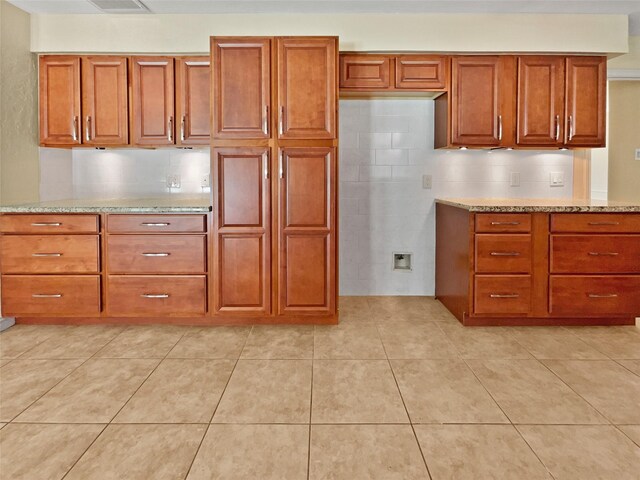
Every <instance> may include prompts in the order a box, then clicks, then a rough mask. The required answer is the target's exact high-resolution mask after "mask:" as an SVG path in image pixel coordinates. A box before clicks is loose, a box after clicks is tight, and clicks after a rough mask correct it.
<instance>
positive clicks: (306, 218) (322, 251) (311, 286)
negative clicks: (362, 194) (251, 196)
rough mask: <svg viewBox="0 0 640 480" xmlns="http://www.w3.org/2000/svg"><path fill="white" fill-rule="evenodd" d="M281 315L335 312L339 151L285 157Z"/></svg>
mask: <svg viewBox="0 0 640 480" xmlns="http://www.w3.org/2000/svg"><path fill="white" fill-rule="evenodd" d="M280 161H281V162H282V164H281V176H282V178H281V180H280V192H279V199H280V215H279V218H280V228H279V235H280V236H279V247H278V248H279V252H280V274H279V282H280V285H279V296H280V305H279V313H280V314H281V315H284V314H290V315H304V314H316V315H317V314H333V313H335V295H336V292H335V278H336V267H335V261H336V246H335V228H336V219H335V212H336V198H335V196H336V185H335V171H336V159H335V149H334V148H322V147H316V148H284V149H282V151H281V155H280Z"/></svg>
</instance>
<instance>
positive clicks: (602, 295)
mask: <svg viewBox="0 0 640 480" xmlns="http://www.w3.org/2000/svg"><path fill="white" fill-rule="evenodd" d="M588 296H589V298H616V297H617V296H618V294H617V293H589V294H588Z"/></svg>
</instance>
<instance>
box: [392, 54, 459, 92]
mask: <svg viewBox="0 0 640 480" xmlns="http://www.w3.org/2000/svg"><path fill="white" fill-rule="evenodd" d="M395 63H396V88H398V89H401V90H431V91H433V90H435V91H437V90H444V89H445V88H446V87H447V77H448V73H449V69H448V68H447V67H448V65H449V62H448V58H447V57H440V56H435V55H402V56H399V57H396V62H395Z"/></svg>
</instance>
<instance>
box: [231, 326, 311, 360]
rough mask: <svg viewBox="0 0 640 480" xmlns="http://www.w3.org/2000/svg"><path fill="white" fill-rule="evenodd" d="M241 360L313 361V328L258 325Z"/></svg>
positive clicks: (245, 347)
mask: <svg viewBox="0 0 640 480" xmlns="http://www.w3.org/2000/svg"><path fill="white" fill-rule="evenodd" d="M241 358H247V359H262V360H265V359H282V360H296V359H311V358H313V326H311V325H256V326H254V327H253V329H252V330H251V333H250V334H249V338H248V339H247V343H246V345H245V346H244V350H243V351H242V355H241Z"/></svg>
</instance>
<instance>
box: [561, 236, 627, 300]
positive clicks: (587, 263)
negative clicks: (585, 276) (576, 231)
mask: <svg viewBox="0 0 640 480" xmlns="http://www.w3.org/2000/svg"><path fill="white" fill-rule="evenodd" d="M551 273H640V235H551ZM638 295H640V292H638Z"/></svg>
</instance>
